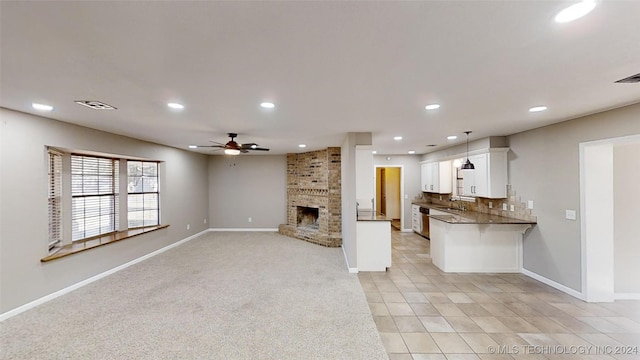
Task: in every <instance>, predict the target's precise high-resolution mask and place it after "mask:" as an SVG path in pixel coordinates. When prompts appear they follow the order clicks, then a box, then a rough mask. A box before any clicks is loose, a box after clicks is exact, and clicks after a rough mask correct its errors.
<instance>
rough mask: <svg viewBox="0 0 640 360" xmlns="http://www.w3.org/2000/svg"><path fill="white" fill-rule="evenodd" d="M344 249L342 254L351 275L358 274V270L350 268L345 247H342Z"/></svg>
mask: <svg viewBox="0 0 640 360" xmlns="http://www.w3.org/2000/svg"><path fill="white" fill-rule="evenodd" d="M340 247H341V248H342V254H343V255H344V263H345V264H347V269H349V274H357V273H358V268H352V267H349V260H347V253H346V252H345V251H344V245H340Z"/></svg>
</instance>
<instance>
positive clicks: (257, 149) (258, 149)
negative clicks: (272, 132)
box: [250, 147, 269, 151]
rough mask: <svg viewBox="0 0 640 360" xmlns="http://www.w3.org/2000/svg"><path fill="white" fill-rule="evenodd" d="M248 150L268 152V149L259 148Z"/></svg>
mask: <svg viewBox="0 0 640 360" xmlns="http://www.w3.org/2000/svg"><path fill="white" fill-rule="evenodd" d="M250 150H252V151H253V150H256V151H269V149H267V148H259V147H257V148H252V149H250Z"/></svg>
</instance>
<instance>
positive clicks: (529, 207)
mask: <svg viewBox="0 0 640 360" xmlns="http://www.w3.org/2000/svg"><path fill="white" fill-rule="evenodd" d="M527 209H533V200H529V201H527Z"/></svg>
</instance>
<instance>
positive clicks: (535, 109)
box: [529, 106, 547, 112]
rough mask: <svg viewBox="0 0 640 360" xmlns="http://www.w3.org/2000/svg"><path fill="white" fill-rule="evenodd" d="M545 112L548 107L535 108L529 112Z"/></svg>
mask: <svg viewBox="0 0 640 360" xmlns="http://www.w3.org/2000/svg"><path fill="white" fill-rule="evenodd" d="M545 110H547V107H546V106H534V107H532V108H531V109H529V112H540V111H545Z"/></svg>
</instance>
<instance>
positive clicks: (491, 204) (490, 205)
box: [489, 201, 493, 209]
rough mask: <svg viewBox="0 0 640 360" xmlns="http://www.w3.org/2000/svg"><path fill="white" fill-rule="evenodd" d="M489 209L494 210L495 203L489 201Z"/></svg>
mask: <svg viewBox="0 0 640 360" xmlns="http://www.w3.org/2000/svg"><path fill="white" fill-rule="evenodd" d="M489 209H493V203H492V202H491V201H489Z"/></svg>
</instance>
